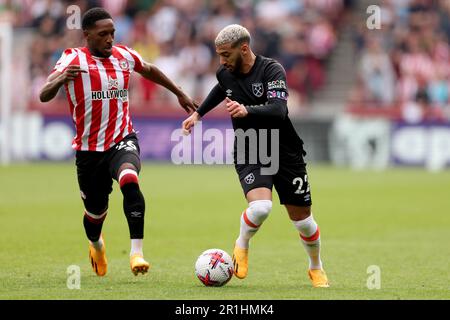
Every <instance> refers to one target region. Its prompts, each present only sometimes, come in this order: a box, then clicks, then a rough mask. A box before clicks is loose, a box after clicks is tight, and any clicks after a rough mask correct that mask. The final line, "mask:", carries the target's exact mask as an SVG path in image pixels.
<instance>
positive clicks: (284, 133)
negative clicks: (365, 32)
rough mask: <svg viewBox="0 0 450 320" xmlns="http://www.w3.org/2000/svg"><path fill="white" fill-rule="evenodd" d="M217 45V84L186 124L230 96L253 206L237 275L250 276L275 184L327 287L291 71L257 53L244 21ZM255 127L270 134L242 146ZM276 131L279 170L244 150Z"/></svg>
mask: <svg viewBox="0 0 450 320" xmlns="http://www.w3.org/2000/svg"><path fill="white" fill-rule="evenodd" d="M215 46H216V52H217V54H218V55H219V57H220V64H221V66H220V67H219V69H218V70H217V80H218V84H217V85H216V86H215V87H214V88H213V89H212V90H211V92H210V94H209V95H208V96H207V97H206V99H205V101H204V102H203V103H202V104H201V105H200V107H199V108H198V109H197V111H196V112H194V113H193V114H192V115H191V116H190V117H189V118H187V119H186V120H185V121H184V122H183V125H182V127H183V130H184V131H185V133H186V134H188V133H190V132H191V130H192V127H193V126H194V125H195V123H196V122H197V121H199V120H200V118H201V117H203V116H204V115H205V114H206V113H207V112H208V111H210V110H211V109H213V108H214V107H216V106H217V105H218V104H219V103H220V102H222V101H223V100H225V101H226V108H227V111H228V112H229V114H230V116H231V119H232V123H233V128H234V130H235V141H234V162H235V168H236V171H237V174H238V176H239V180H240V182H241V186H242V189H243V191H244V194H245V197H246V199H247V202H248V208H247V209H246V210H245V211H244V212H243V213H242V215H241V227H240V234H239V237H238V238H237V240H236V242H235V245H234V250H233V262H234V272H235V275H236V276H237V277H238V278H241V279H242V278H245V277H246V276H247V272H248V248H249V241H250V238H251V237H252V236H253V235H254V234H255V233H256V232H257V231H258V229H259V228H260V227H261V225H262V223H263V221H264V220H265V219H266V218H267V217H268V215H269V213H270V211H271V209H272V187H273V186H275V189H276V191H277V193H278V196H279V198H280V203H281V204H283V205H284V206H285V207H286V209H287V212H288V215H289V218H290V219H291V221H292V223H293V224H294V226H295V228H296V229H297V230H298V232H299V234H300V238H301V241H302V243H303V245H304V247H305V249H306V252H307V254H308V256H309V270H308V275H309V277H310V279H311V281H312V284H313V286H314V287H328V286H329V283H328V278H327V275H326V273H325V271H324V270H323V267H322V261H321V259H320V234H319V227H318V226H317V223H316V221H315V220H314V218H313V216H312V213H311V204H312V202H311V192H310V187H309V181H308V176H307V172H306V164H305V162H304V160H303V156H304V155H305V152H304V149H303V141H302V140H301V139H300V137H299V136H298V135H297V132H296V131H295V129H294V127H293V125H292V123H291V121H290V119H289V117H288V108H287V99H288V86H287V82H286V73H285V71H284V69H283V67H282V66H281V65H280V64H279V63H278V62H276V61H275V60H273V59H269V58H266V57H263V56H260V55H255V54H254V53H253V51H252V50H251V48H250V33H249V32H248V30H247V29H246V28H244V27H242V26H240V25H230V26H227V27H225V28H224V29H223V30H221V31H220V32H219V34H218V35H217V37H216V40H215ZM251 130H253V132H255V131H256V132H263V131H264V132H266V134H265V135H259V136H258V140H259V142H258V143H251V142H250V140H249V139H245V140H244V147H243V148H239V146H237V145H238V144H239V140H238V139H237V137H238V132H247V131H251ZM267 132H269V134H267ZM272 134H278V135H277V136H278V141H276V144H277V145H276V146H275V145H274V144H273V143H272V145H271V146H272V147H278V149H276V148H272V155H271V156H272V157H274V156H278V159H279V167H278V170H276V172H275V173H273V172H270V173H268V171H265V170H263V169H267V167H268V165H267V163H264V161H262V160H261V159H258V161H252V160H251V159H252V157H251V156H249V154H247V155H242V154H240V153H242V152H241V151H242V150H245V153H253V155H261V153H260V151H261V150H258V149H261V146H262V145H266V146H267V145H270V141H272V140H271V139H269V141H266V143H265V144H262V145H261V143H260V142H261V140H262V139H265V138H267V137H268V136H271V135H272ZM240 142H242V140H241V141H240ZM239 150H241V151H239ZM274 150H276V151H278V152H274ZM274 153H278V154H276V155H274ZM262 154H267V153H262ZM253 159H254V158H253ZM255 162H256V163H255Z"/></svg>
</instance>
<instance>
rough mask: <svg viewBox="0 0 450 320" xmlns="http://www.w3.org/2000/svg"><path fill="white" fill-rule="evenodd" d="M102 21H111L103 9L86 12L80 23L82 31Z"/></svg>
mask: <svg viewBox="0 0 450 320" xmlns="http://www.w3.org/2000/svg"><path fill="white" fill-rule="evenodd" d="M103 19H112V17H111V15H110V14H109V13H108V11H106V10H105V9H103V8H99V7H97V8H92V9H89V10H88V11H86V12H85V13H84V15H83V19H82V21H81V27H82V28H83V30H87V29H90V28H92V27H93V26H94V25H95V22H97V21H98V20H103Z"/></svg>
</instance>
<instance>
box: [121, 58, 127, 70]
mask: <svg viewBox="0 0 450 320" xmlns="http://www.w3.org/2000/svg"><path fill="white" fill-rule="evenodd" d="M119 65H120V67H121V68H122V70H128V61H127V60H125V59H122V60H120V61H119Z"/></svg>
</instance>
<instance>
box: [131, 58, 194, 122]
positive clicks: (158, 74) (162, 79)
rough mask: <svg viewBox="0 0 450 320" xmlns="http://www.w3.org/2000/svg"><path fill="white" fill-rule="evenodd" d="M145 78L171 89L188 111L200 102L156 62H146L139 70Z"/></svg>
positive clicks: (192, 109)
mask: <svg viewBox="0 0 450 320" xmlns="http://www.w3.org/2000/svg"><path fill="white" fill-rule="evenodd" d="M138 72H139V73H140V74H141V75H142V76H143V77H144V78H146V79H148V80H150V81H153V82H154V83H157V84H159V85H161V86H163V87H164V88H166V89H167V90H169V91H171V92H172V93H173V94H175V95H176V96H177V98H178V103H179V104H180V106H181V107H182V108H183V109H184V110H186V112H187V113H190V112H191V111H195V110H196V109H197V107H198V103H197V102H195V101H194V100H193V99H192V98H191V97H189V96H188V95H187V94H186V93H185V92H184V91H183V90H182V89H181V88H180V87H178V86H177V85H176V84H175V83H174V82H173V81H172V80H171V79H169V77H167V76H166V75H165V74H164V72H162V71H161V70H160V69H159V68H158V67H157V66H155V65H154V64H151V63H148V62H144V64H143V68H142V69H141V70H139V71H138Z"/></svg>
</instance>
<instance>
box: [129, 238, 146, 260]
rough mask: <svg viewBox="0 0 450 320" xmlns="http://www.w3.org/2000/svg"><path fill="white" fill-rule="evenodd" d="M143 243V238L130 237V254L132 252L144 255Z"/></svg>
mask: <svg viewBox="0 0 450 320" xmlns="http://www.w3.org/2000/svg"><path fill="white" fill-rule="evenodd" d="M143 245H144V239H131V251H130V256H132V255H133V254H140V255H144V253H143V251H142V246H143Z"/></svg>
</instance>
